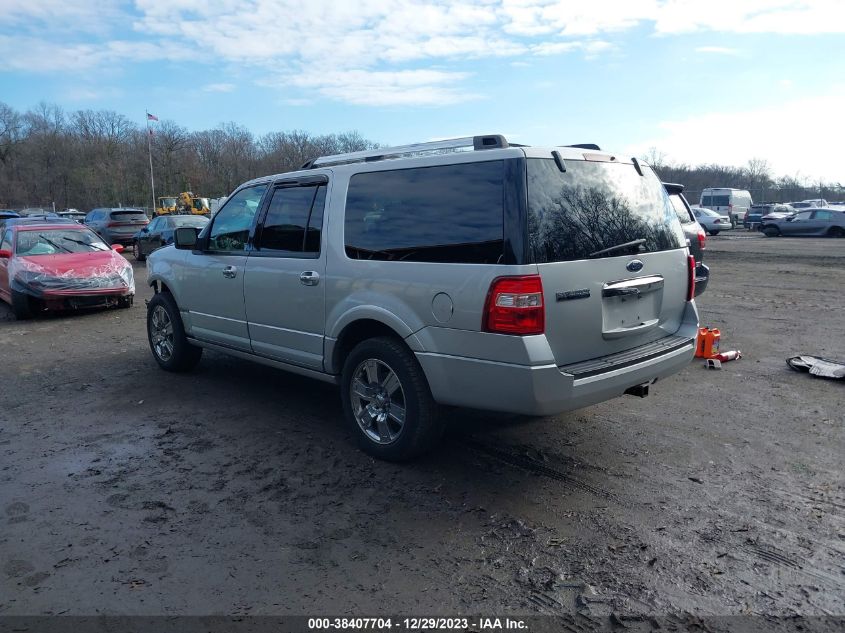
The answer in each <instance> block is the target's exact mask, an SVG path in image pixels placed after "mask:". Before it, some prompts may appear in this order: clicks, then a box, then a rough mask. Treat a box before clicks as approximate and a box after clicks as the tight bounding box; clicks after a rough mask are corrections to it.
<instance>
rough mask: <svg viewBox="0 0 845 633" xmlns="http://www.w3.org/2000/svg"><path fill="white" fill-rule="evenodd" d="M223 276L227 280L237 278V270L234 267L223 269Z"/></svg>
mask: <svg viewBox="0 0 845 633" xmlns="http://www.w3.org/2000/svg"><path fill="white" fill-rule="evenodd" d="M223 276H224V277H226V278H227V279H234V278H235V277H237V276H238V269H237V268H235V267H234V266H226V268H224V269H223Z"/></svg>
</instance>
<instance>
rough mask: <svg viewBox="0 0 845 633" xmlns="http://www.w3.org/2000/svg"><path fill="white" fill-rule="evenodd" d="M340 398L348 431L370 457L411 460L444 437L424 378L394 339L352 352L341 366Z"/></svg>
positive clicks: (376, 341)
mask: <svg viewBox="0 0 845 633" xmlns="http://www.w3.org/2000/svg"><path fill="white" fill-rule="evenodd" d="M341 397H342V404H343V411H344V414H345V417H346V420H347V424H348V426H349V428H350V430H351V431H352V433H353V434H354V435H355V437H356V439H357V441H358V445H359V446H360V447H361V449H362V450H364V451H365V452H367V453H369V454H370V455H372V456H373V457H377V458H379V459H384V460H387V461H405V460H409V459H413V458H414V457H417V456H419V455H421V454H422V453H424V452H426V451H428V450H430V449H431V448H432V447H433V446H434V445H435V444H436V443H437V442H438V440H439V439H440V437H441V436H442V434H443V425H442V422H441V419H440V415H439V413H440V411H439V407H438V405H437V403H436V402H434V399H433V398H432V396H431V390H430V389H429V386H428V381H427V380H426V378H425V374H424V373H423V371H422V368H421V367H420V365H419V363H418V362H417V359H416V358H414V355H413V354H412V353H411V352H410V351H409V350H408V349H407V348H406V347H405V346H404V345H403V344H402V343H401V342H400V341H398V340H396V339H393V338H389V337H379V338H373V339H369V340H366V341H363V342H361V343H359V344H358V345H357V346H356V347H355V348H354V349H353V350H352V352H351V353H350V354H349V356H348V357H347V358H346V362H345V363H344V365H343V373H342V376H341Z"/></svg>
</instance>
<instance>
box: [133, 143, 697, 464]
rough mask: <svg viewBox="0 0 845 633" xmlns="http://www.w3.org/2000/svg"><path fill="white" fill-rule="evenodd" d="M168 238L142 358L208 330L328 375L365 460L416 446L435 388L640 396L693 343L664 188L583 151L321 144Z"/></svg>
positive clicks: (534, 409)
mask: <svg viewBox="0 0 845 633" xmlns="http://www.w3.org/2000/svg"><path fill="white" fill-rule="evenodd" d="M458 148H466V149H469V150H471V151H453V150H455V149H458ZM175 246H176V248H162V249H159V250H157V251H155V252H153V253H152V254H150V256H149V258H148V261H147V271H148V282H149V283H150V284H151V285H152V286H153V288H154V296H153V298H152V299H151V300H150V302H149V304H148V307H147V332H148V338H149V343H150V348H151V350H152V354H153V357H154V359H155V360H156V362H157V363H158V364H159V365H160V366H161V367H162V368H163V369H166V370H170V371H184V370H188V369H190V368H191V367H193V366H194V365H196V363H197V362H198V361H199V360H200V356H201V354H202V350H203V348H209V349H214V350H219V351H221V352H224V353H228V354H233V355H235V356H239V357H242V358H247V359H251V360H254V361H257V362H259V363H264V364H267V365H270V366H273V367H278V368H282V369H286V370H289V371H292V372H295V373H299V374H303V375H306V376H311V377H314V378H317V379H320V380H324V381H326V382H330V383H334V384H339V385H340V389H341V403H342V406H343V410H344V415H345V417H346V420H347V422H348V424H349V428H350V430H351V432H352V433H353V434H354V435H355V437H357V439H358V442H359V444H360V445H361V447H362V448H363V449H364V450H366V451H368V452H369V453H370V454H372V455H374V456H376V457H379V458H383V459H391V460H402V459H408V458H410V457H413V456H414V455H418V454H419V453H421V452H423V451H425V450H426V449H428V448H430V447H431V446H432V445H433V444H434V443H435V442H436V441H437V440H438V439H439V437H440V434H441V432H442V429H443V426H442V421H441V418H440V416H438V412H439V407H440V405H451V406H465V407H473V408H482V409H489V410H497V411H508V412H514V413H522V414H533V415H548V414H554V413H558V412H561V411H565V410H569V409H576V408H580V407H584V406H587V405H590V404H594V403H596V402H601V401H604V400H607V399H610V398H614V397H616V396H619V395H622V394H624V393H628V394H633V395H638V396H645V395H646V394H647V393H648V389H649V385H651V384H652V383H653V382H654V381H655V380H656V379H657V378H660V377H663V376H668V375H670V374H674V373H676V372H678V371H679V370H681V369H682V368H683V367H685V366H686V365H687V364H688V363H689V362H690V360H691V359H692V357H693V353H694V347H695V340H696V335H697V329H698V315H697V310H696V307H695V302H694V300H693V296H694V293H695V283H694V281H695V261H694V259H693V257H692V256H690V255H689V250H688V249H687V245H686V239H685V237H684V234H683V231H682V230H681V226H680V224H679V222H678V220H677V218H676V216H675V213H674V211H673V210H672V208H671V205H670V202H669V199H668V197H667V196H666V193H665V191H664V190H663V187H662V186H661V184H660V181H659V180H658V178H657V177H656V176H655V174H654V172H653V171H652V170H651V168H649V167H648V166H647V165H645V164H642V163H639V162H638V161H636V160H626V159H623V158H619V155H618V154H617V155H615V156H614V155H611V154H609V153H605V152H602V151H601V150H598V149H584V148H575V147H550V148H539V147H522V146H517V147H513V146H509V145H508V142H507V140H506V139H505V138H504V137H502V136H483V137H474V138H466V139H453V140H450V141H440V142H434V143H421V144H416V145H409V146H405V147H399V148H381V149H378V150H375V151H364V152H354V153H351V154H341V155H337V156H325V157H320V158H317V159H315V160H313V161H309V162H308V163H307V164H306V166H304V167H303V169H301V170H299V171H296V172H291V173H286V174H279V175H275V176H266V177H263V178H258V179H255V180H252V181H249V182H247V183H244V184H243V185H241V186H240V187H239V188H238V189H236V190H235V192H234V193H233V194H232V195H231V196H229V198H228V199H227V201H226V203H225V204H224V205H223V207H221V209H220V210H219V211H218V212H217V214H216V215H215V216H214V218H213V219H212V220H211V222H210V223H209V224H208V225H207V226H206V227H205V228H204V229H203V230H202V231H197V230H196V229H192V228H179V229H176V232H175Z"/></svg>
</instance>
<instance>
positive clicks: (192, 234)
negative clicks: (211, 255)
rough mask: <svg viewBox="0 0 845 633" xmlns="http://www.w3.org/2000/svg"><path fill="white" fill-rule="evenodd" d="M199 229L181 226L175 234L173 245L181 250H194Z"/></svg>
mask: <svg viewBox="0 0 845 633" xmlns="http://www.w3.org/2000/svg"><path fill="white" fill-rule="evenodd" d="M199 232H200V231H199V229H198V228H196V227H193V226H181V227H179V228H177V229H176V230H175V231H174V232H173V243H174V244H175V245H176V248H178V249H180V250H189V249H193V248H194V246H196V244H197V235H199Z"/></svg>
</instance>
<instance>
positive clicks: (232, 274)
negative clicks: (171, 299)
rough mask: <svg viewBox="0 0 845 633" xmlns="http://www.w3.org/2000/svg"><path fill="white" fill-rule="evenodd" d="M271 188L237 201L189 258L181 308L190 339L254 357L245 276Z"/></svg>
mask: <svg viewBox="0 0 845 633" xmlns="http://www.w3.org/2000/svg"><path fill="white" fill-rule="evenodd" d="M266 189H267V185H266V184H262V185H257V186H254V187H247V188H244V189H241V190H240V191H238V192H237V193H235V194H234V195H232V196H231V197H230V198H229V199H228V200H227V201H226V204H225V206H223V207H222V208H221V209H220V211H219V212H218V213H217V215H215V216H214V219H213V220H212V221H211V225H210V227H209V228H208V229H207V233H205V235H204V236H203V238H202V239H201V240H200V241H199V243H198V248H199V250H195V251H191V252H189V253H187V254H186V259H185V267H184V270H185V275H184V280H183V281H182V283H181V284H180V286H181V287H180V293H181V296H180V300H179V304H180V308H181V309H182V311H183V312H184V315H183V318H184V320H185V325H186V328H187V329H188V331H189V332H190V335H191V336H193V337H195V338H198V339H201V340H204V341H209V342H211V343H218V344H221V345H225V346H227V347H232V348H235V349H239V350H244V351H249V349H250V344H249V331H248V328H247V323H246V311H245V309H244V272H245V270H246V263H247V258H248V255H249V253H248V250H247V247H248V244H249V239H250V235H251V234H252V231H253V227H254V225H255V219H256V216H257V215H258V209H259V207H260V203H261V198H262V196H263V195H264V192H265V190H266Z"/></svg>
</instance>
